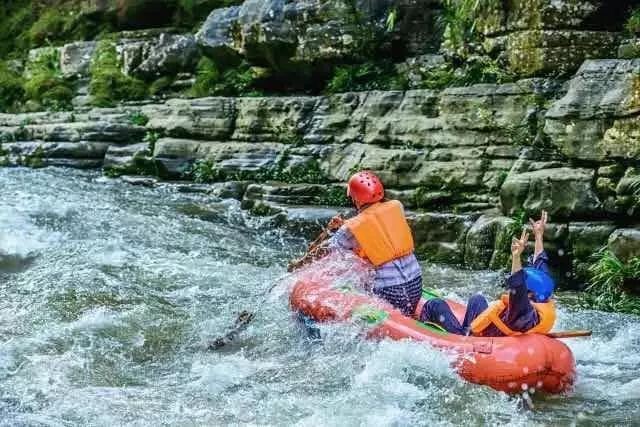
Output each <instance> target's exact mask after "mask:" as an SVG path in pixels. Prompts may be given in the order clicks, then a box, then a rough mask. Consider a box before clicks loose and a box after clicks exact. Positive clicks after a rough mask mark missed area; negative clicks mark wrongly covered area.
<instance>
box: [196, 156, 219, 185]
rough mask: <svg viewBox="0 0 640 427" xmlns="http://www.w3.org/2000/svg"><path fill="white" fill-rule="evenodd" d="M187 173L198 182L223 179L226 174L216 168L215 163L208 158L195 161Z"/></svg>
mask: <svg viewBox="0 0 640 427" xmlns="http://www.w3.org/2000/svg"><path fill="white" fill-rule="evenodd" d="M189 175H190V176H191V178H192V179H193V180H194V181H195V182H197V183H199V184H203V183H210V182H217V181H224V180H225V178H226V174H225V173H224V172H223V171H221V170H220V169H218V168H217V167H216V165H215V163H214V162H212V161H210V160H198V161H196V162H195V163H194V164H193V167H192V168H191V171H190V172H189Z"/></svg>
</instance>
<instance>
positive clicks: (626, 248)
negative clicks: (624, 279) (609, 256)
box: [607, 228, 640, 262]
mask: <svg viewBox="0 0 640 427" xmlns="http://www.w3.org/2000/svg"><path fill="white" fill-rule="evenodd" d="M607 246H608V248H609V250H610V251H611V252H613V253H614V254H615V256H616V257H618V259H620V260H621V261H623V262H626V261H628V260H630V259H631V258H634V257H640V228H620V229H618V230H616V231H614V232H613V234H611V236H610V237H609V242H608V244H607Z"/></svg>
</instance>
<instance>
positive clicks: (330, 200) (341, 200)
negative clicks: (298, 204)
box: [318, 186, 351, 206]
mask: <svg viewBox="0 0 640 427" xmlns="http://www.w3.org/2000/svg"><path fill="white" fill-rule="evenodd" d="M318 204H320V205H328V206H351V201H350V200H349V197H347V191H346V190H345V189H344V188H342V187H337V186H332V187H329V188H327V190H326V191H325V192H324V193H323V194H322V195H321V196H319V197H318Z"/></svg>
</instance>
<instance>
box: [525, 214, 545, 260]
mask: <svg viewBox="0 0 640 427" xmlns="http://www.w3.org/2000/svg"><path fill="white" fill-rule="evenodd" d="M548 219H549V215H547V211H545V210H543V211H542V213H541V214H540V219H539V220H538V221H534V220H533V219H531V218H529V223H530V224H531V229H532V230H533V235H534V237H535V241H536V243H535V248H534V251H533V262H534V263H535V262H536V261H537V259H538V257H539V256H540V254H542V252H544V229H545V228H546V226H547V220H548Z"/></svg>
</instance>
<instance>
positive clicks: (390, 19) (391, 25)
mask: <svg viewBox="0 0 640 427" xmlns="http://www.w3.org/2000/svg"><path fill="white" fill-rule="evenodd" d="M397 20H398V9H397V8H395V7H394V8H392V9H391V10H390V11H389V14H388V15H387V21H386V27H387V28H386V29H387V32H388V33H390V32H392V31H393V30H395V28H396V21H397Z"/></svg>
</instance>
